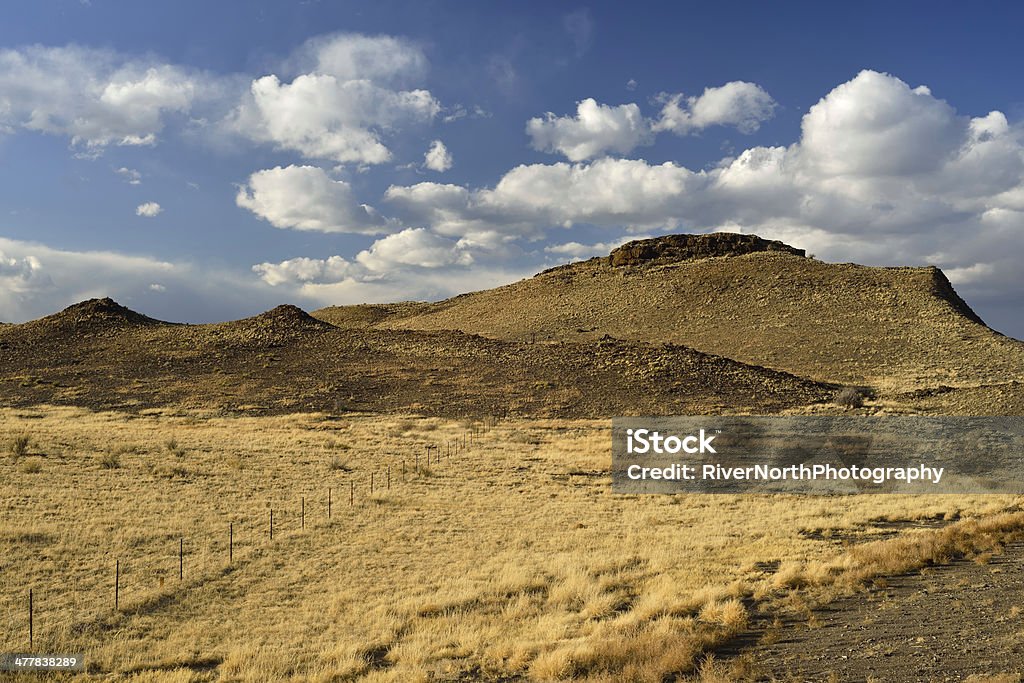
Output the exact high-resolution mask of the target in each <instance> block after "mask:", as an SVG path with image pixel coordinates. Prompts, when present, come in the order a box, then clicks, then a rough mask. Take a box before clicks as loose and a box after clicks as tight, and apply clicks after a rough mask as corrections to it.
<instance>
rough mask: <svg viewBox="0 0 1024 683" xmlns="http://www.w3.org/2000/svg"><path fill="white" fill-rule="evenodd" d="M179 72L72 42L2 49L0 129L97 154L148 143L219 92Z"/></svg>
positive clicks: (206, 80)
mask: <svg viewBox="0 0 1024 683" xmlns="http://www.w3.org/2000/svg"><path fill="white" fill-rule="evenodd" d="M216 87H217V86H216V84H215V83H214V79H210V78H209V77H207V76H204V75H201V74H198V73H195V72H190V71H187V70H185V69H183V68H181V67H178V66H174V65H170V64H164V63H160V62H156V61H153V60H149V59H135V58H129V57H126V56H124V55H120V54H118V53H115V52H112V51H109V50H100V49H93V48H85V47H78V46H74V45H69V46H66V47H46V46H41V45H33V46H29V47H25V48H20V49H5V50H0V129H3V128H8V129H11V130H16V129H24V130H30V131H36V132H40V133H48V134H52V135H64V136H67V137H69V138H70V139H71V143H72V145H73V146H75V147H78V148H80V149H82V150H84V151H85V152H86V153H92V154H98V153H99V152H101V151H102V149H103V148H104V147H106V146H108V145H151V144H154V143H155V142H156V140H157V136H158V135H159V134H160V132H161V131H162V130H163V128H164V126H165V124H166V121H167V119H168V118H169V117H170V116H172V115H175V114H179V115H180V114H184V113H187V112H189V111H190V109H191V108H192V106H193V103H194V102H195V101H196V100H197V98H199V97H201V96H203V95H204V94H209V91H211V90H214V89H216Z"/></svg>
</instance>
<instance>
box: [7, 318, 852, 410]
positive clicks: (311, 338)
mask: <svg viewBox="0 0 1024 683" xmlns="http://www.w3.org/2000/svg"><path fill="white" fill-rule="evenodd" d="M82 306H86V307H87V308H92V307H93V304H92V303H89V302H87V304H83V305H82ZM114 307H116V308H114ZM102 308H103V310H104V311H105V312H106V313H105V314H104V315H102V316H99V317H95V316H94V317H92V318H88V324H89V328H88V331H89V333H88V334H85V333H83V327H82V322H81V321H80V320H79V318H81V317H82V316H76V315H64V314H58V315H57V316H51V317H50V318H45V319H42V320H39V321H33V322H29V323H25V324H22V325H9V326H4V327H2V328H0V405H10V406H24V405H32V404H38V403H55V404H71V405H80V406H86V407H89V408H99V409H142V408H153V407H164V406H185V407H191V408H209V409H213V410H225V411H231V412H249V413H287V412H298V411H331V412H333V411H338V410H360V411H374V412H392V411H398V412H408V411H414V412H421V413H424V414H432V415H447V416H463V415H496V414H505V413H509V414H513V415H515V414H518V415H536V416H551V417H610V416H614V415H630V414H696V413H718V412H778V411H782V410H787V409H799V408H802V407H806V406H808V405H810V404H815V403H821V402H824V401H828V400H829V399H830V398H831V397H832V396H833V395H834V393H835V389H834V387H830V386H826V385H823V384H820V383H817V382H811V381H807V380H804V379H800V378H798V377H794V376H792V375H788V374H786V373H781V372H776V371H772V370H766V369H764V368H758V367H752V366H748V365H744V364H742V363H737V362H735V361H732V360H728V359H726V358H720V357H717V356H711V355H708V354H703V353H700V352H698V351H694V350H692V349H689V348H686V347H683V346H676V345H665V346H657V345H652V344H647V343H639V342H617V341H613V340H605V341H583V342H572V343H565V344H528V343H523V342H517V341H504V340H495V339H485V338H483V337H478V336H473V335H467V334H462V333H459V332H453V331H438V332H418V331H404V330H372V329H347V330H346V329H339V328H337V327H334V326H333V325H329V324H327V323H325V322H322V321H320V320H316V319H314V318H312V317H310V316H309V315H308V314H306V313H305V312H304V311H302V310H300V309H298V308H295V307H294V306H279V307H277V308H275V309H273V310H272V311H268V312H267V313H264V314H261V315H258V316H255V317H252V318H247V319H245V320H239V321H235V322H229V323H218V324H214V325H172V324H168V323H159V322H156V321H150V320H149V319H148V318H145V316H140V315H139V314H137V313H134V312H132V311H128V309H123V308H122V307H120V306H117V304H114V303H113V302H107V303H104V304H103V306H102ZM72 309H74V310H76V311H77V310H78V308H76V307H72ZM72 309H69V310H72ZM108 314H109V315H108ZM87 317H88V316H87ZM126 321H129V322H126ZM130 321H136V322H135V323H130ZM147 321H148V322H147Z"/></svg>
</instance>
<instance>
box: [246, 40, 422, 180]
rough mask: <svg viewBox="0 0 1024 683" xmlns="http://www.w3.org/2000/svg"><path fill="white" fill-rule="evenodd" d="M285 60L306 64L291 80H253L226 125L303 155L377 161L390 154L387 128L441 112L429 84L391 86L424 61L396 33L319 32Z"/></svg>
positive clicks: (343, 160)
mask: <svg viewBox="0 0 1024 683" xmlns="http://www.w3.org/2000/svg"><path fill="white" fill-rule="evenodd" d="M291 63H292V64H294V65H296V66H297V67H299V68H305V69H308V71H306V72H304V73H300V74H298V75H296V76H295V77H294V78H293V79H292V80H291V81H290V82H288V81H287V80H282V78H281V77H280V76H278V75H276V74H270V75H267V76H263V77H261V78H257V79H255V80H253V81H252V84H251V86H250V88H249V93H248V94H247V95H246V96H245V97H244V98H243V101H242V102H241V104H240V105H239V106H238V108H237V109H236V110H235V112H234V113H233V114H232V116H231V117H230V119H229V125H230V127H231V128H233V129H234V130H235V131H236V132H238V133H240V134H242V135H243V136H246V137H248V138H250V139H252V140H255V141H257V142H263V143H270V144H273V145H275V146H276V147H277V148H279V149H282V150H289V151H294V152H298V153H299V154H301V155H302V156H304V157H305V158H307V159H326V160H331V161H335V162H339V163H358V164H380V163H383V162H385V161H387V160H389V159H390V158H391V151H390V149H388V147H387V145H386V144H385V142H384V138H385V136H386V135H387V134H388V133H389V132H391V131H394V130H396V129H399V128H401V127H403V126H405V125H409V124H415V123H425V122H428V121H430V120H432V119H433V118H434V117H436V116H437V115H438V114H439V113H440V111H441V105H440V103H439V102H438V101H437V100H436V99H435V98H434V96H433V95H432V94H431V93H430V91H429V90H426V89H422V88H417V89H398V87H397V86H395V85H394V83H395V82H398V81H402V80H407V79H410V78H412V77H413V76H416V75H418V74H420V73H421V72H422V71H423V70H424V69H425V66H426V58H425V57H424V56H423V53H422V51H421V50H420V49H419V48H418V47H415V46H414V45H412V44H410V43H407V42H405V41H402V40H400V39H397V38H393V37H388V36H377V37H373V36H363V35H357V34H337V35H332V36H327V37H320V38H316V39H313V40H311V41H309V42H307V43H306V44H305V45H304V46H303V47H302V48H300V49H299V50H298V51H297V54H296V55H295V56H293V58H292V60H291Z"/></svg>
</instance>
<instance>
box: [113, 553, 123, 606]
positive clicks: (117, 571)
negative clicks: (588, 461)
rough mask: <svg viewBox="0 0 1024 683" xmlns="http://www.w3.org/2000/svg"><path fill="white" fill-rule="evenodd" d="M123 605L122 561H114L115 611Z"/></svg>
mask: <svg viewBox="0 0 1024 683" xmlns="http://www.w3.org/2000/svg"><path fill="white" fill-rule="evenodd" d="M120 603H121V560H115V561H114V611H115V612H116V611H117V608H118V606H119V605H120Z"/></svg>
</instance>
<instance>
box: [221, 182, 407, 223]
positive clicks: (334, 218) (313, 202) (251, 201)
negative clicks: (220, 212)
mask: <svg viewBox="0 0 1024 683" xmlns="http://www.w3.org/2000/svg"><path fill="white" fill-rule="evenodd" d="M235 203H236V204H238V206H240V207H242V208H243V209H248V210H249V211H252V212H253V213H254V214H256V215H257V216H259V217H260V218H262V219H263V220H265V221H267V222H269V223H270V224H271V225H273V226H274V227H275V228H292V229H295V230H311V231H315V232H344V233H358V234H364V235H375V234H379V233H382V232H387V231H388V230H389V224H388V221H387V220H386V219H385V218H384V217H382V216H381V215H379V214H378V213H377V212H376V211H375V210H374V209H373V207H372V206H368V205H366V204H360V203H359V202H358V201H357V200H356V197H355V194H354V193H353V191H352V187H351V186H350V185H349V184H348V183H346V182H345V181H343V180H334V179H333V178H331V177H330V176H329V175H327V173H326V172H325V171H324V170H323V169H321V168H317V167H315V166H286V167H283V168H282V167H280V166H277V167H275V168H271V169H266V170H262V171H257V172H255V173H253V174H252V175H250V176H249V182H248V183H247V184H246V185H244V186H242V187H240V188H239V190H238V194H237V196H236V197H235Z"/></svg>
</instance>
